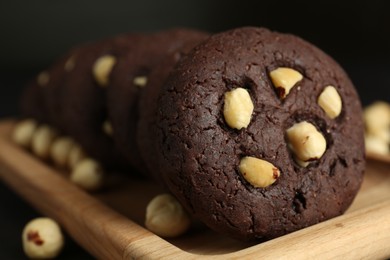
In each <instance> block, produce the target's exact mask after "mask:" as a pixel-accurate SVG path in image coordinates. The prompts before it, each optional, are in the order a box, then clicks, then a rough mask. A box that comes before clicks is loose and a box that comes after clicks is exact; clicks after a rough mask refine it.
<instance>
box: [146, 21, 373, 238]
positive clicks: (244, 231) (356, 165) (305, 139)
mask: <svg viewBox="0 0 390 260" xmlns="http://www.w3.org/2000/svg"><path fill="white" fill-rule="evenodd" d="M361 118H362V117H361V105H360V102H359V98H358V95H357V93H356V91H355V89H354V87H353V85H352V83H351V81H350V80H349V78H348V76H347V75H346V74H345V72H344V71H343V70H342V68H340V66H339V65H338V64H337V63H336V62H335V61H334V60H333V59H331V58H330V57H329V56H327V55H326V54H325V53H323V52H322V51H320V50H319V49H317V48H316V47H314V46H312V45H311V44H309V43H307V42H305V41H303V40H301V39H300V38H298V37H295V36H293V35H288V34H281V33H276V32H271V31H269V30H266V29H260V28H241V29H235V30H231V31H227V32H223V33H220V34H216V35H214V36H212V37H210V38H209V39H208V40H207V41H205V42H204V43H202V44H200V45H198V46H197V47H196V48H195V49H194V50H193V51H192V52H190V54H188V55H187V56H186V57H184V58H183V59H182V60H181V61H180V62H179V63H178V65H177V66H176V68H175V70H174V71H172V73H171V75H170V77H169V79H168V80H167V82H166V83H165V84H164V87H163V89H162V92H161V96H160V98H159V102H158V111H157V122H156V126H155V127H156V132H157V135H156V137H155V142H157V144H158V147H159V149H160V151H161V152H160V153H159V154H158V158H156V160H158V163H159V166H158V167H156V168H155V169H156V170H159V173H160V174H161V175H162V177H163V179H164V180H165V183H166V184H167V186H168V188H169V189H170V191H171V192H172V193H173V194H174V195H175V196H176V197H177V199H179V201H181V203H182V204H183V205H184V206H185V207H186V209H187V210H188V211H190V212H192V213H193V214H194V215H195V216H196V217H198V218H199V219H200V220H201V221H203V222H204V223H205V224H207V225H208V226H209V227H211V228H212V229H214V230H216V231H219V232H222V233H224V234H228V235H231V236H233V237H235V238H238V239H242V240H252V239H261V240H266V239H270V238H274V237H277V236H281V235H283V234H286V233H289V232H292V231H295V230H298V229H301V228H304V227H307V226H309V225H312V224H315V223H318V222H320V221H323V220H326V219H329V218H332V217H335V216H337V215H340V214H342V213H343V212H344V211H345V210H346V209H347V208H348V206H349V205H350V204H351V202H352V201H353V199H354V197H355V195H356V193H357V191H358V189H359V187H360V184H361V182H362V177H363V170H364V166H365V159H364V143H363V140H364V139H363V124H362V119H361ZM149 159H150V160H154V159H155V158H149Z"/></svg>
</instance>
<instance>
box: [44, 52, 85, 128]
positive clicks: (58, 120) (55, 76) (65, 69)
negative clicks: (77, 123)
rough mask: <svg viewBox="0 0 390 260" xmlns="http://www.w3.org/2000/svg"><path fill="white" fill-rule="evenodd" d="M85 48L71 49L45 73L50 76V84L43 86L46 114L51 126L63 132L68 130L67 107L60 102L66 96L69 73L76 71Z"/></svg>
mask: <svg viewBox="0 0 390 260" xmlns="http://www.w3.org/2000/svg"><path fill="white" fill-rule="evenodd" d="M83 47H84V46H80V47H76V48H73V49H71V50H70V51H68V52H67V53H66V54H65V55H63V56H61V57H60V58H59V59H58V60H57V61H56V62H55V63H54V64H53V65H51V66H50V68H48V69H47V70H46V71H45V73H46V74H47V76H48V82H47V84H45V85H44V86H42V96H43V97H42V98H43V103H44V105H45V107H46V108H47V110H46V114H47V117H48V120H49V122H50V124H51V126H53V127H55V128H57V129H59V130H61V131H64V130H65V129H66V128H67V124H66V122H65V121H64V116H63V110H64V109H66V108H67V106H63V105H62V104H61V102H60V101H61V100H62V97H63V95H64V94H63V89H64V87H63V86H66V85H67V83H66V82H67V80H68V78H69V73H70V72H71V71H72V70H73V69H74V65H75V64H74V62H75V57H76V56H77V54H78V53H79V52H82V51H83ZM84 48H85V47H84Z"/></svg>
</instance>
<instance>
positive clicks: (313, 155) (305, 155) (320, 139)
mask: <svg viewBox="0 0 390 260" xmlns="http://www.w3.org/2000/svg"><path fill="white" fill-rule="evenodd" d="M287 139H288V146H289V148H290V149H291V151H292V152H293V153H294V157H295V158H296V160H297V162H298V163H299V164H300V165H301V166H304V167H305V165H302V163H303V162H309V161H312V160H316V159H319V158H321V156H322V155H323V154H324V153H325V151H326V140H325V138H324V136H323V135H322V133H321V132H319V131H318V130H317V128H316V127H315V126H314V125H312V124H310V123H308V122H306V121H303V122H300V123H296V124H295V125H293V126H292V127H290V128H289V129H287Z"/></svg>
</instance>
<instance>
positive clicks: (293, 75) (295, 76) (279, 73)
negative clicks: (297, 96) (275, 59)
mask: <svg viewBox="0 0 390 260" xmlns="http://www.w3.org/2000/svg"><path fill="white" fill-rule="evenodd" d="M270 77H271V80H272V83H273V84H274V87H275V88H276V91H277V92H278V95H279V97H280V98H282V99H284V98H286V96H287V95H288V94H289V93H290V90H291V89H292V88H293V87H294V86H295V84H297V83H298V82H299V81H301V80H302V78H303V76H302V74H301V73H299V72H298V71H296V70H293V69H290V68H285V67H280V68H277V69H275V70H273V71H271V72H270Z"/></svg>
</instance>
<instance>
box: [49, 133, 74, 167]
mask: <svg viewBox="0 0 390 260" xmlns="http://www.w3.org/2000/svg"><path fill="white" fill-rule="evenodd" d="M73 145H74V141H73V139H72V138H70V137H60V138H57V139H55V140H54V142H53V144H52V146H51V148H50V157H51V159H52V160H53V162H54V163H55V164H56V165H58V166H60V167H65V166H66V165H67V163H68V161H69V154H70V150H71V149H72V146H73Z"/></svg>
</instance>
